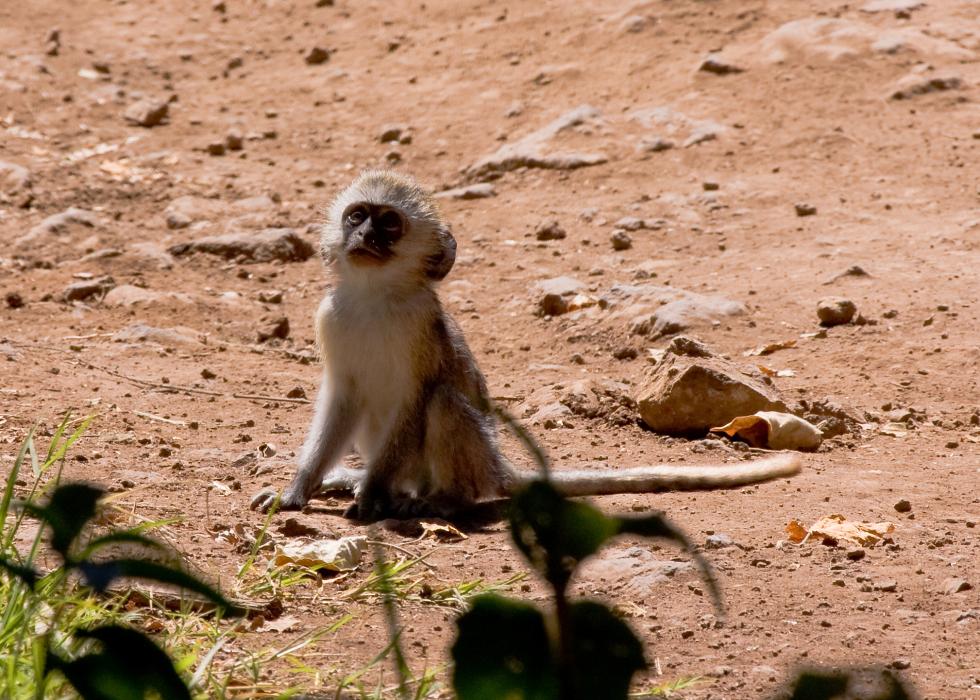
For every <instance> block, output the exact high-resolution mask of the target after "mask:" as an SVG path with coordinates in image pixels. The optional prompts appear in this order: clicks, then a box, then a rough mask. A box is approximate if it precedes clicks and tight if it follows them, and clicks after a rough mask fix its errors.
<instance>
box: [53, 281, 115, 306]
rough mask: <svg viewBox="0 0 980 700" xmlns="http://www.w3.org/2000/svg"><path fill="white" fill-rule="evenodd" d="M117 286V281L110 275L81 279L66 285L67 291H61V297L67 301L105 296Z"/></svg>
mask: <svg viewBox="0 0 980 700" xmlns="http://www.w3.org/2000/svg"><path fill="white" fill-rule="evenodd" d="M115 286H116V281H115V280H114V279H112V277H110V276H109V275H104V276H102V277H96V278H94V279H90V280H81V281H79V282H73V283H72V284H69V285H68V286H67V287H65V291H63V292H62V293H61V298H62V299H63V300H65V301H85V300H86V299H90V298H92V297H94V296H99V297H102V296H105V295H106V294H107V293H108V292H109V290H110V289H112V288H113V287H115Z"/></svg>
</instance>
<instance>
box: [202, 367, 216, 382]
mask: <svg viewBox="0 0 980 700" xmlns="http://www.w3.org/2000/svg"><path fill="white" fill-rule="evenodd" d="M217 377H218V375H217V374H215V373H214V372H212V371H211V370H209V369H208V368H207V367H205V368H204V369H202V370H201V378H202V379H216V378H217Z"/></svg>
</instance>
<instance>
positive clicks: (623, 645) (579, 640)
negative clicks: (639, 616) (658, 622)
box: [569, 600, 647, 700]
mask: <svg viewBox="0 0 980 700" xmlns="http://www.w3.org/2000/svg"><path fill="white" fill-rule="evenodd" d="M569 617H570V622H571V627H572V635H571V637H572V667H571V669H570V672H571V674H572V679H573V680H572V687H573V688H574V692H575V697H577V698H582V699H583V700H585V699H586V698H590V699H591V698H625V697H626V695H627V693H629V688H630V681H632V679H633V674H634V673H636V672H637V671H639V670H641V669H644V668H646V665H647V664H646V661H645V660H644V658H643V644H642V643H641V642H640V640H639V639H637V638H636V635H635V634H633V630H631V629H630V628H629V625H627V624H626V623H625V622H623V621H622V620H620V619H619V618H618V617H616V616H615V615H613V614H612V612H611V611H610V610H609V608H607V607H606V606H605V605H602V604H601V603H596V602H593V601H590V600H584V601H580V602H577V603H573V604H572V605H571V606H570V608H569Z"/></svg>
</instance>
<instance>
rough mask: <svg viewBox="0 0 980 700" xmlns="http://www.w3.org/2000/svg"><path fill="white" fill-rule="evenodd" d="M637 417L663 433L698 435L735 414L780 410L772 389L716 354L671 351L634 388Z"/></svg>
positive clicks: (760, 379) (780, 404)
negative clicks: (684, 353) (686, 354)
mask: <svg viewBox="0 0 980 700" xmlns="http://www.w3.org/2000/svg"><path fill="white" fill-rule="evenodd" d="M637 404H638V407H639V413H640V417H641V418H642V419H643V422H644V423H646V424H647V425H648V426H649V427H650V428H651V429H653V430H655V431H656V432H658V433H665V434H668V435H685V436H691V435H704V434H705V433H707V432H708V430H709V429H710V428H712V427H715V426H719V425H725V424H726V423H728V422H729V421H731V420H732V419H733V418H736V417H738V416H749V415H752V414H753V413H755V412H757V411H786V410H787V409H786V404H785V403H783V400H782V399H781V398H780V396H779V394H778V393H777V392H776V390H775V389H774V388H773V387H772V386H770V385H769V384H767V383H766V382H765V381H764V380H763V379H762V378H757V377H754V376H751V375H749V374H746V373H744V372H742V371H741V370H740V369H739V368H738V367H736V366H735V365H734V364H733V363H731V362H729V361H727V360H725V359H723V358H721V357H695V358H692V357H684V356H681V355H675V354H674V353H672V352H668V353H666V354H665V356H664V359H663V361H662V362H660V363H659V364H657V366H656V367H655V368H654V369H653V371H652V373H651V375H650V377H649V379H647V380H646V381H645V382H644V383H643V384H642V385H641V387H640V389H639V391H638V392H637Z"/></svg>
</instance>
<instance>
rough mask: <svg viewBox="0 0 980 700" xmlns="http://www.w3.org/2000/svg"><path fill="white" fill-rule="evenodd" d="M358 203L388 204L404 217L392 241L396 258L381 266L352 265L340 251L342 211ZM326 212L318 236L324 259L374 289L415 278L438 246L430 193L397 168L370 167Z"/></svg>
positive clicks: (437, 219)
mask: <svg viewBox="0 0 980 700" xmlns="http://www.w3.org/2000/svg"><path fill="white" fill-rule="evenodd" d="M361 203H363V204H381V205H385V206H389V207H392V208H395V209H398V210H400V211H401V212H402V213H403V214H404V217H405V221H406V230H405V232H404V235H403V236H402V237H401V238H400V239H399V240H398V241H397V242H396V243H395V245H394V246H393V250H394V253H395V257H394V258H393V259H392V260H390V261H388V262H387V263H385V264H384V265H383V266H381V267H377V266H371V267H358V266H355V265H351V264H350V263H349V262H348V261H347V259H346V258H345V256H344V255H343V245H344V240H343V215H344V211H345V210H346V209H347V208H348V207H349V206H351V205H352V204H361ZM326 215H327V216H326V222H325V223H324V225H323V227H322V235H321V238H320V247H321V250H322V252H323V257H324V259H325V260H326V261H327V262H328V263H332V264H333V265H335V266H336V269H337V272H338V274H339V275H340V276H341V277H342V278H343V279H346V280H349V281H350V282H351V284H353V285H359V284H360V285H365V286H368V287H373V288H374V293H375V294H377V293H378V292H379V291H380V290H383V289H388V288H389V287H390V286H392V285H394V287H395V289H396V290H397V288H398V287H399V286H400V285H399V278H404V279H405V281H406V282H409V281H410V282H412V283H415V282H416V280H417V279H418V278H417V275H419V274H424V265H425V261H426V258H427V257H428V256H430V255H433V254H435V253H438V252H439V250H440V241H439V238H438V236H437V234H436V230H437V228H438V226H439V225H440V221H441V219H440V217H439V212H438V211H437V210H436V209H435V205H434V203H433V201H432V198H431V197H429V196H428V195H427V194H426V192H425V191H424V190H423V189H422V187H421V186H420V185H419V184H418V183H417V182H415V180H413V179H412V178H410V177H407V176H405V175H401V174H399V173H395V172H392V171H386V170H372V171H368V172H366V173H364V174H362V175H361V176H360V177H358V178H357V179H356V180H354V182H353V183H351V185H350V186H349V187H347V189H345V190H344V191H343V192H341V193H340V195H338V196H337V198H336V199H335V200H334V201H333V203H332V204H331V205H330V206H329V207H328V208H327V211H326Z"/></svg>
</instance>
